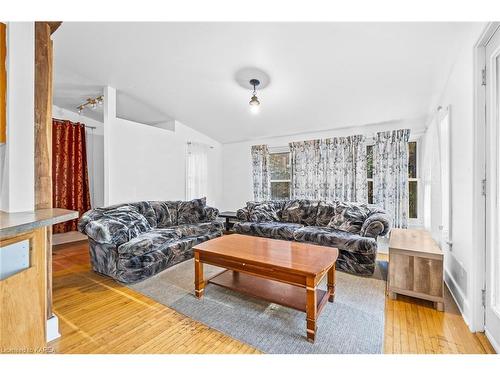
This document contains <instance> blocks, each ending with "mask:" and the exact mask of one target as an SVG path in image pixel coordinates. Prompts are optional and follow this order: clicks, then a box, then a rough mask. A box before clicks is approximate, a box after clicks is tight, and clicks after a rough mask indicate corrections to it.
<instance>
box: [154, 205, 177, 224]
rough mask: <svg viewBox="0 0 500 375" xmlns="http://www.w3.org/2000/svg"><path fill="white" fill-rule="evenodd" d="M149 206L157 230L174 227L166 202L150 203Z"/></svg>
mask: <svg viewBox="0 0 500 375" xmlns="http://www.w3.org/2000/svg"><path fill="white" fill-rule="evenodd" d="M150 204H151V207H152V209H153V211H154V213H155V218H156V222H157V227H158V228H168V227H171V226H172V225H174V221H173V220H172V215H171V214H170V209H169V208H168V204H167V202H164V201H151V202H150Z"/></svg>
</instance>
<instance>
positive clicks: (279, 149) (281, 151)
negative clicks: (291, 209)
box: [269, 146, 292, 200]
mask: <svg viewBox="0 0 500 375" xmlns="http://www.w3.org/2000/svg"><path fill="white" fill-rule="evenodd" d="M272 154H288V165H289V172H290V173H289V174H290V178H289V179H285V180H283V179H280V180H273V179H272V178H271V175H272V173H271V169H269V190H270V192H269V193H270V197H269V198H270V199H271V200H286V199H291V196H292V160H291V152H290V147H288V146H286V147H270V148H269V158H271V155H272ZM269 164H270V163H269ZM269 166H270V165H269ZM273 182H288V197H287V198H274V197H273V196H272V191H273V189H272V183H273Z"/></svg>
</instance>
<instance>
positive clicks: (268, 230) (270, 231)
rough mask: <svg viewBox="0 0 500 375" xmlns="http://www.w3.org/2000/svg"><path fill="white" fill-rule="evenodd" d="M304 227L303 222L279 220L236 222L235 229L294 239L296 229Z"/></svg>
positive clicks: (238, 231)
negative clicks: (283, 221)
mask: <svg viewBox="0 0 500 375" xmlns="http://www.w3.org/2000/svg"><path fill="white" fill-rule="evenodd" d="M302 227H303V225H302V224H295V223H282V222H277V221H269V222H262V223H255V222H249V221H247V222H239V223H235V224H234V226H233V229H234V231H235V232H236V233H240V234H247V235H251V236H259V237H267V238H274V239H277V240H288V241H292V240H293V233H294V231H296V230H297V229H299V228H302Z"/></svg>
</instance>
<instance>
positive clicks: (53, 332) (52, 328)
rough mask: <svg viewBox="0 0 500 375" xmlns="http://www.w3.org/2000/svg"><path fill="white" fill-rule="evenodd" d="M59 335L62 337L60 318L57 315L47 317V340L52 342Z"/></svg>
mask: <svg viewBox="0 0 500 375" xmlns="http://www.w3.org/2000/svg"><path fill="white" fill-rule="evenodd" d="M59 337H61V334H60V333H59V318H58V317H57V315H53V316H52V317H50V318H49V319H47V342H51V341H52V340H55V339H57V338H59Z"/></svg>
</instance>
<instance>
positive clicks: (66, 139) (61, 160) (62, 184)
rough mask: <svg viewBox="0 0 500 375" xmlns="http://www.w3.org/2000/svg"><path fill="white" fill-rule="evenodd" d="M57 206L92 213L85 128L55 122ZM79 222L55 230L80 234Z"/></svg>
mask: <svg viewBox="0 0 500 375" xmlns="http://www.w3.org/2000/svg"><path fill="white" fill-rule="evenodd" d="M52 198H53V206H54V207H57V208H67V209H68V210H75V211H78V212H79V213H80V216H81V215H82V214H83V213H84V212H85V211H87V210H90V189H89V178H88V171H87V150H86V144H85V125H83V124H81V123H73V122H71V121H66V120H56V119H53V120H52ZM77 222H78V220H72V221H67V222H64V223H61V224H56V225H54V226H53V233H64V232H69V231H75V230H77Z"/></svg>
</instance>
